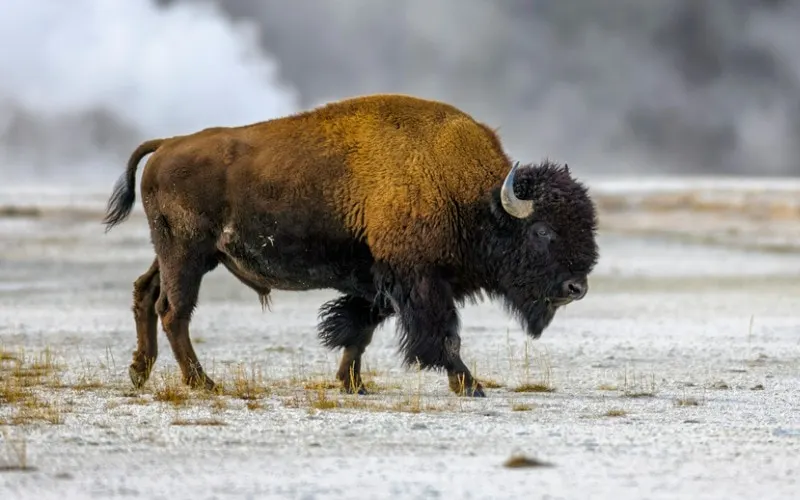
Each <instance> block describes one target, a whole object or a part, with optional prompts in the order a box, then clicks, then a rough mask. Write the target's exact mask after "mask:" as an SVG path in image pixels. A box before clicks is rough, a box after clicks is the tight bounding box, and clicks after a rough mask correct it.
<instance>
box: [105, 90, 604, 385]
mask: <svg viewBox="0 0 800 500" xmlns="http://www.w3.org/2000/svg"><path fill="white" fill-rule="evenodd" d="M150 153H152V156H151V158H150V159H149V160H148V162H147V165H146V167H145V169H144V173H143V175H142V185H141V197H142V203H143V206H144V210H145V213H146V214H147V220H148V224H149V225H150V234H151V239H152V242H153V248H154V250H155V253H156V255H157V258H156V259H155V261H154V262H153V264H152V266H151V267H150V269H149V270H148V271H147V272H146V273H144V274H143V275H142V276H141V277H140V278H139V279H138V280H137V281H136V283H135V284H134V318H135V322H136V330H137V337H138V347H137V349H136V351H135V353H134V356H133V362H132V363H131V367H130V375H131V380H132V381H133V383H134V384H135V385H137V386H140V385H142V384H144V383H145V382H146V380H147V379H148V377H149V374H150V367H151V366H152V363H153V362H154V361H155V358H156V356H157V352H158V350H157V347H156V321H157V318H158V317H160V318H161V322H162V326H163V328H164V330H165V332H166V334H167V338H168V339H169V342H170V346H171V347H172V351H173V354H174V355H175V358H176V359H177V361H178V364H179V366H180V367H181V370H182V372H183V375H184V378H185V380H186V382H187V383H189V384H191V385H192V386H204V387H209V388H210V387H213V386H214V383H213V381H211V380H210V379H209V378H208V377H207V376H206V374H205V372H204V371H203V368H202V366H201V365H200V362H199V361H198V359H197V356H196V354H195V352H194V349H193V346H192V344H191V341H190V340H189V323H190V320H191V316H192V312H193V310H194V307H195V304H196V302H197V297H198V294H199V289H200V283H201V281H202V277H203V276H204V275H205V273H207V272H209V271H210V270H212V269H214V268H215V267H216V266H217V265H219V264H220V263H221V264H223V265H224V266H225V267H226V268H227V269H228V270H229V271H230V272H231V273H232V274H233V275H234V276H236V277H237V278H238V279H239V280H240V281H241V282H242V283H243V284H244V285H246V286H248V287H249V288H251V289H253V290H254V291H255V292H256V293H257V294H258V296H259V299H260V300H261V302H262V305H265V306H266V305H267V304H268V300H269V296H270V292H271V290H272V289H282V290H310V289H316V288H329V289H334V290H338V291H339V292H340V293H341V294H342V297H340V298H338V299H335V300H332V301H330V302H328V303H326V304H324V305H323V307H322V308H321V309H320V316H319V335H320V339H321V341H322V343H323V344H324V345H325V346H327V347H329V348H343V354H342V361H341V364H340V367H339V371H338V372H337V377H338V378H339V379H340V380H341V381H342V384H343V388H344V389H345V390H347V391H350V392H356V391H357V392H363V390H364V389H363V384H362V381H361V375H360V369H361V368H360V367H361V357H362V355H363V353H364V351H365V349H366V348H367V346H368V345H369V343H370V341H371V339H372V335H373V332H374V330H375V329H376V328H377V327H378V325H380V324H381V322H383V321H384V320H385V319H387V318H388V317H390V316H393V315H396V316H397V325H398V329H399V331H400V334H401V337H400V347H401V350H402V352H403V355H404V361H405V362H406V363H407V364H411V363H417V362H418V363H420V365H421V366H422V367H423V368H432V369H442V370H445V371H446V372H447V374H448V378H449V381H450V387H451V389H452V390H453V391H455V392H457V393H459V394H469V395H475V396H482V395H483V394H484V393H483V389H482V388H481V386H480V384H478V383H477V382H476V381H475V380H474V379H473V377H472V374H471V373H470V372H469V370H468V369H467V367H466V365H465V363H464V362H463V360H462V359H461V357H460V345H461V340H460V337H459V334H458V331H459V317H458V312H457V307H458V306H459V305H461V304H463V303H464V302H465V301H467V300H476V299H477V298H479V297H480V296H482V295H483V294H486V295H488V296H490V297H493V298H497V299H499V300H501V301H502V302H503V303H504V304H505V306H506V308H507V309H508V310H509V311H510V312H512V313H513V314H515V315H516V316H518V317H519V319H520V320H521V322H522V323H523V324H524V325H525V328H526V331H527V333H528V334H529V335H531V336H532V337H534V338H535V337H538V336H540V335H541V334H542V332H543V331H544V329H545V328H546V327H547V326H548V325H549V324H550V322H551V321H552V320H553V318H554V316H555V313H556V311H557V309H558V307H560V306H561V305H563V304H565V303H568V302H569V301H571V300H579V299H580V298H582V297H583V296H584V294H585V292H586V288H587V286H588V285H587V283H586V280H587V276H588V274H589V273H590V272H591V271H592V269H593V267H594V265H595V263H596V262H597V258H598V250H597V245H596V242H595V232H596V229H597V220H596V214H595V208H594V205H593V203H592V201H591V199H590V197H589V195H588V192H587V190H586V188H585V187H584V186H583V185H581V184H580V183H579V182H577V181H575V180H574V179H573V178H572V176H571V174H570V172H569V169H568V168H567V167H566V166H563V167H562V166H559V165H557V164H555V163H553V162H550V161H544V162H542V163H541V164H538V165H529V166H526V167H522V168H520V169H519V170H518V171H517V173H516V176H515V178H514V185H513V191H514V193H515V194H516V196H517V198H519V199H521V200H529V202H532V203H533V204H534V206H535V210H534V211H533V213H532V214H531V215H529V216H528V217H526V218H524V219H520V218H518V217H516V216H512V215H511V214H510V212H507V211H506V209H505V208H504V207H503V205H502V203H501V186H502V184H503V181H504V179H505V178H506V175H507V174H508V172H509V168H510V167H511V162H510V160H509V159H508V157H507V156H506V155H505V153H504V152H503V150H502V146H501V144H500V141H499V139H498V137H497V136H496V134H495V133H494V132H493V131H492V130H491V129H490V128H489V127H487V126H485V125H483V124H481V123H478V122H476V121H474V120H473V119H472V118H471V117H470V116H469V115H467V114H465V113H463V112H462V111H460V110H458V109H456V108H454V107H452V106H449V105H447V104H444V103H439V102H435V101H427V100H423V99H416V98H413V97H409V96H397V95H377V96H365V97H361V98H355V99H348V100H344V101H340V102H338V103H331V104H329V105H327V106H323V107H321V108H318V109H316V110H312V111H307V112H304V113H299V114H297V115H293V116H289V117H285V118H280V119H275V120H270V121H266V122H261V123H256V124H252V125H248V126H243V127H231V128H223V127H219V128H211V129H206V130H203V131H200V132H197V133H195V134H191V135H187V136H181V137H174V138H170V139H159V140H153V141H148V142H146V143H144V144H142V145H141V146H139V147H138V148H137V149H136V150H135V151H134V152H133V154H132V155H131V158H130V161H129V162H128V168H127V171H126V173H125V174H124V176H123V177H122V178H121V179H120V181H119V183H118V184H117V186H116V187H115V189H114V192H113V194H112V196H111V198H110V200H109V207H108V212H107V216H106V219H105V222H106V224H107V228H108V229H110V228H111V227H113V226H114V225H115V224H118V223H119V222H121V221H123V220H124V219H125V218H126V217H127V216H128V215H129V213H130V211H131V208H132V206H133V203H134V201H135V194H134V192H135V190H134V181H135V175H136V168H137V164H138V162H139V161H140V160H141V159H142V158H143V157H144V156H145V155H147V154H150ZM518 203H523V204H524V203H526V202H518ZM512 212H513V211H512Z"/></svg>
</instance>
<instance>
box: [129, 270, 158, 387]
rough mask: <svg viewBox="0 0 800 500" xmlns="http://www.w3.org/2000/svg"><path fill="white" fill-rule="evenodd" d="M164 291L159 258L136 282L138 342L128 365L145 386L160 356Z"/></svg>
mask: <svg viewBox="0 0 800 500" xmlns="http://www.w3.org/2000/svg"><path fill="white" fill-rule="evenodd" d="M160 293H161V277H160V273H159V267H158V259H157V258H156V259H154V260H153V263H152V264H151V265H150V268H149V269H148V270H147V271H145V272H144V273H143V274H142V275H141V276H139V278H138V279H137V280H136V281H135V282H134V284H133V308H132V309H133V317H134V320H135V322H136V339H137V346H136V350H135V351H134V353H133V362H132V363H131V365H130V367H129V368H128V375H129V376H130V379H131V383H133V385H134V387H136V388H137V389H139V388H141V387H142V386H143V385H144V384H145V383H146V382H147V379H148V378H150V372H151V371H152V369H153V365H154V364H155V362H156V358H157V357H158V315H157V314H156V300H157V299H158V296H159V294H160Z"/></svg>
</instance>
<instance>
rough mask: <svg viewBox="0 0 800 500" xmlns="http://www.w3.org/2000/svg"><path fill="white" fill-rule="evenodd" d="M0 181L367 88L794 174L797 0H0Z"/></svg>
mask: <svg viewBox="0 0 800 500" xmlns="http://www.w3.org/2000/svg"><path fill="white" fill-rule="evenodd" d="M0 46H2V47H3V50H1V51H0V75H2V76H1V77H0V183H7V184H10V183H32V182H34V183H64V182H72V183H82V184H85V183H87V182H91V183H99V184H100V185H103V184H108V187H109V189H110V187H111V183H113V181H114V179H116V177H117V176H118V175H119V174H120V173H121V171H122V169H123V168H124V166H123V165H124V160H125V159H126V158H127V156H128V154H129V153H130V151H131V150H132V148H133V147H135V145H136V144H137V143H138V142H139V141H141V140H142V139H145V138H149V137H154V136H164V135H171V134H179V133H185V132H191V131H194V130H197V129H199V128H203V127H207V126H211V125H233V124H241V123H247V122H251V121H257V120H263V119H268V118H272V117H276V116H279V115H283V114H287V113H290V112H293V111H297V110H300V109H304V108H308V107H311V106H315V105H318V104H321V103H323V102H325V101H329V100H333V99H339V98H343V97H348V96H353V95H357V94H363V93H371V92H403V93H411V94H417V95H420V96H423V97H428V98H438V99H443V100H446V101H449V102H451V103H454V104H456V105H458V106H460V107H462V108H463V109H465V110H466V111H468V112H470V113H472V114H473V115H474V116H475V117H476V118H478V119H480V120H482V121H485V122H486V123H488V124H490V125H491V126H495V127H500V133H501V135H502V138H503V140H504V143H505V144H506V147H507V148H508V150H509V151H510V152H511V153H512V154H513V155H515V156H516V157H518V158H519V159H521V160H523V161H533V160H537V159H540V158H541V157H543V156H551V157H554V158H557V159H559V160H566V161H568V162H569V163H570V164H571V165H572V166H573V168H574V169H575V170H576V171H578V172H579V173H581V174H584V175H586V174H602V175H614V174H624V175H630V174H636V173H648V174H651V173H655V174H663V173H680V174H685V173H699V174H709V173H716V174H728V175H793V176H800V162H798V158H800V50H798V48H800V2H790V1H783V0H647V1H641V0H638V1H637V0H527V1H526V0H503V1H491V0H391V1H389V0H386V1H381V0H339V1H335V0H291V1H288V0H260V1H257V0H166V1H164V0H162V1H155V0H125V1H110V0H69V1H68V2H67V1H64V0H25V1H20V0H0Z"/></svg>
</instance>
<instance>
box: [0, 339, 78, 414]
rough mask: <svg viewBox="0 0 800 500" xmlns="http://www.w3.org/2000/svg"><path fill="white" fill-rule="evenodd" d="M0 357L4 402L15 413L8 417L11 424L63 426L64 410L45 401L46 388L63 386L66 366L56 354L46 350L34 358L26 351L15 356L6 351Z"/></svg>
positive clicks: (0, 394)
mask: <svg viewBox="0 0 800 500" xmlns="http://www.w3.org/2000/svg"><path fill="white" fill-rule="evenodd" d="M0 352H2V356H0V378H1V380H0V403H6V404H8V405H9V407H10V409H11V410H12V411H13V413H11V414H10V415H9V416H8V417H7V418H6V420H7V422H8V423H9V424H11V425H28V424H32V423H36V422H41V423H49V424H53V425H56V424H62V423H63V422H64V416H63V407H62V406H61V405H59V404H55V403H52V402H49V401H47V400H45V399H43V398H42V396H41V395H40V394H38V392H39V391H40V390H41V389H43V388H57V387H61V386H62V385H63V384H61V382H60V380H61V371H62V370H63V367H62V366H61V364H60V363H58V362H57V361H56V357H55V354H54V353H53V351H52V350H51V349H50V348H49V347H46V348H45V349H44V350H43V351H41V352H40V353H36V354H35V355H31V354H29V353H27V352H25V351H24V350H19V351H18V352H16V353H11V352H9V351H7V350H5V349H2V350H1V351H0Z"/></svg>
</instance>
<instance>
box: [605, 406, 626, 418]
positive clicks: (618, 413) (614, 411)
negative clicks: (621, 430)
mask: <svg viewBox="0 0 800 500" xmlns="http://www.w3.org/2000/svg"><path fill="white" fill-rule="evenodd" d="M627 414H628V412H627V411H625V410H623V409H621V408H611V409H610V410H608V411H607V412H605V413H604V414H603V415H604V416H606V417H624V416H626V415H627Z"/></svg>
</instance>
